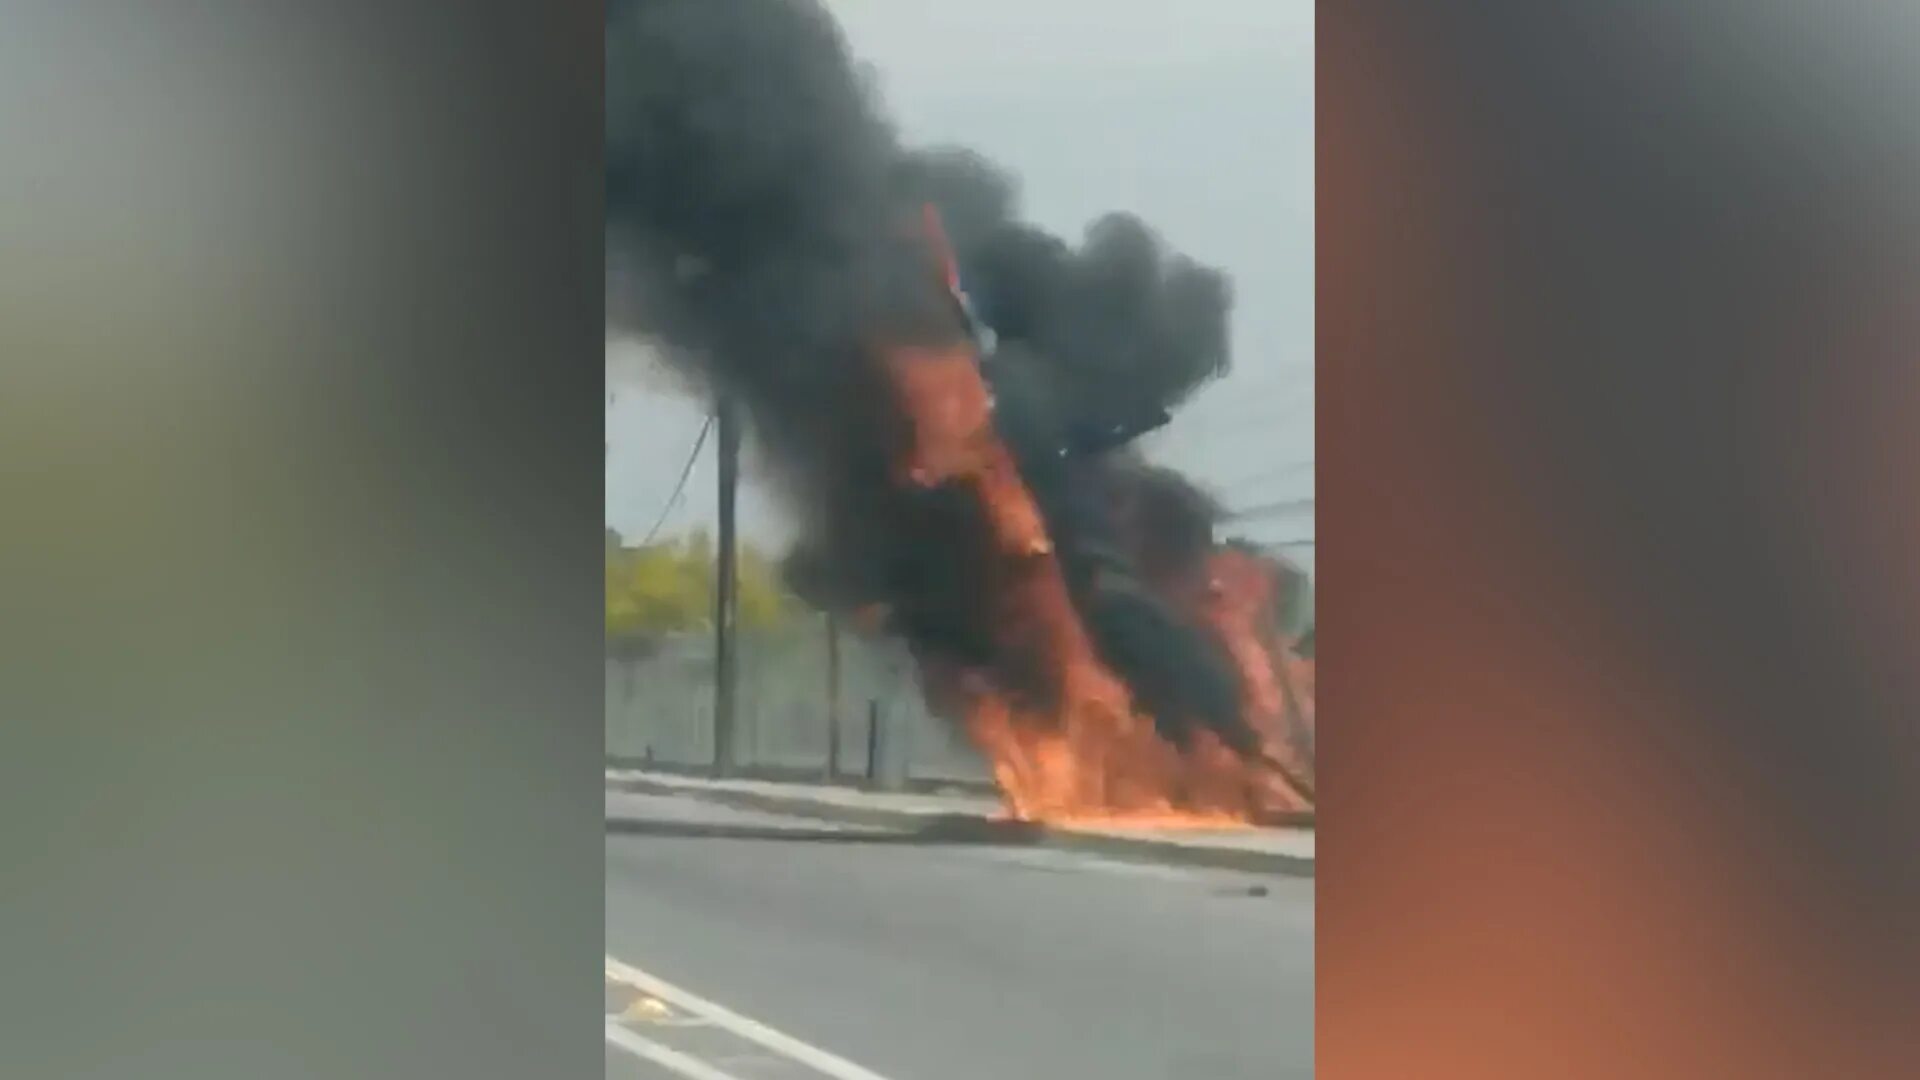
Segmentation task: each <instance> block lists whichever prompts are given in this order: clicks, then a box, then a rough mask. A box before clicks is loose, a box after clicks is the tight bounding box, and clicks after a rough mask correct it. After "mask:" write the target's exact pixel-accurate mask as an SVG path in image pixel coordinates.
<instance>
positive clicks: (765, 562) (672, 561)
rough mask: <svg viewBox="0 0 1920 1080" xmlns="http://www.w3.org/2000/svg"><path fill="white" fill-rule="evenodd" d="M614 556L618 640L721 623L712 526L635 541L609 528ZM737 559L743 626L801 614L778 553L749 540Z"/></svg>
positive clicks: (610, 582) (610, 609) (610, 570)
mask: <svg viewBox="0 0 1920 1080" xmlns="http://www.w3.org/2000/svg"><path fill="white" fill-rule="evenodd" d="M606 556H607V564H606V584H607V628H606V633H607V637H608V638H609V639H610V640H622V641H632V640H635V639H642V640H644V639H654V638H658V637H661V636H664V635H667V634H675V633H687V632H690V631H695V630H699V629H702V628H705V627H710V626H712V625H713V582H714V545H713V541H712V539H711V538H710V537H708V536H707V534H706V532H704V531H695V532H693V533H691V534H689V535H688V536H685V537H682V538H679V539H672V540H660V541H655V542H654V543H650V544H646V545H643V546H635V547H628V546H626V545H625V544H624V543H623V542H621V541H620V540H619V537H618V535H617V534H614V533H612V531H611V530H609V535H608V539H607V549H606ZM735 565H736V574H737V578H738V581H739V596H738V608H737V610H738V612H739V619H740V626H741V628H743V629H750V630H751V629H761V628H766V627H771V626H775V625H778V624H779V623H781V622H783V621H785V620H786V619H788V618H790V617H792V616H793V614H794V613H795V612H796V610H797V602H796V601H795V600H794V599H793V598H792V597H791V596H790V595H789V594H788V593H787V592H786V590H785V589H784V588H783V587H782V586H781V583H780V573H779V569H778V567H777V565H776V564H775V563H774V561H773V560H772V559H769V558H768V557H767V556H765V555H764V554H762V553H761V552H759V551H757V550H755V549H754V548H753V547H751V546H749V545H742V547H741V549H740V552H739V556H738V559H737V561H736V564H735Z"/></svg>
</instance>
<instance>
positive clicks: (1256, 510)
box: [1227, 497, 1313, 521]
mask: <svg viewBox="0 0 1920 1080" xmlns="http://www.w3.org/2000/svg"><path fill="white" fill-rule="evenodd" d="M1312 506H1313V499H1312V498H1311V497H1308V498H1304V499H1282V500H1280V501H1278V502H1270V503H1261V504H1259V505H1258V506H1249V507H1246V508H1245V509H1242V510H1233V511H1230V512H1228V514H1227V520H1229V521H1239V520H1242V519H1245V518H1252V517H1263V516H1265V515H1267V514H1277V513H1285V512H1286V511H1288V510H1306V509H1310V508H1311V507H1312Z"/></svg>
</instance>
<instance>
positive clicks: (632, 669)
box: [606, 618, 989, 784]
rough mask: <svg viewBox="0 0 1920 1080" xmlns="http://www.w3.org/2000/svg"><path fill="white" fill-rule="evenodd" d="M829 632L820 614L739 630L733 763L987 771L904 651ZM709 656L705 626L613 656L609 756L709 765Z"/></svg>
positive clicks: (902, 771) (846, 775) (760, 767)
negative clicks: (924, 691) (932, 710)
mask: <svg viewBox="0 0 1920 1080" xmlns="http://www.w3.org/2000/svg"><path fill="white" fill-rule="evenodd" d="M832 637H833V635H832V632H831V631H830V630H829V627H828V625H827V623H826V621H825V620H824V619H820V618H808V619H804V620H800V621H799V622H797V623H795V624H792V625H790V626H788V627H785V628H782V629H778V630H765V631H752V632H749V631H745V630H743V631H741V632H740V634H739V636H738V638H737V641H738V647H739V666H738V671H737V676H738V678H737V683H736V686H737V690H736V700H735V736H734V764H735V767H736V770H737V771H738V773H739V774H741V775H744V776H765V777H775V778H783V779H800V778H805V779H815V780H820V779H826V778H828V777H830V776H832V777H837V778H843V779H873V780H875V781H878V782H888V781H891V782H895V783H908V784H912V783H916V782H919V783H965V784H974V783H979V784H985V783H987V782H988V780H989V773H988V770H987V767H986V764H985V762H984V761H983V760H982V759H981V758H980V756H979V754H978V753H976V752H975V751H974V749H973V747H972V746H971V745H970V744H969V743H968V742H967V740H966V737H965V735H964V734H962V733H961V732H960V731H958V730H957V729H956V728H955V727H954V726H953V725H951V724H948V723H946V722H944V721H941V720H939V719H937V718H935V717H933V716H932V715H930V714H929V713H928V712H927V707H926V702H925V700H924V699H923V698H922V697H921V695H920V691H919V688H918V686H917V685H916V681H915V677H914V674H913V668H912V664H911V661H910V660H909V658H908V657H907V656H906V655H905V653H904V651H903V650H900V649H898V648H896V647H893V646H891V645H888V644H884V643H876V642H872V641H869V640H867V639H864V638H861V637H858V636H856V635H853V634H849V633H845V632H841V633H839V634H838V635H837V637H838V645H837V649H836V647H835V644H834V641H833V640H832ZM836 652H837V654H838V656H837V665H836V663H835V653H836ZM713 655H714V643H713V635H712V634H711V633H700V634H689V635H682V636H675V637H671V638H667V639H665V640H663V641H660V642H658V643H657V647H655V648H653V649H651V650H649V651H648V652H647V653H646V654H645V655H619V656H616V655H610V656H608V658H607V686H606V708H607V759H608V763H609V764H613V765H645V766H650V767H654V768H663V769H686V770H705V769H707V768H709V767H710V766H711V765H712V763H713V685H714V674H713V668H714V662H713ZM836 666H837V669H838V677H837V680H836V678H835V674H834V672H835V669H836ZM836 698H837V705H836V704H835V700H836ZM830 717H831V718H832V720H831V721H830ZM876 750H877V754H876Z"/></svg>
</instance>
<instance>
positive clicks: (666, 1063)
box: [607, 1020, 740, 1080]
mask: <svg viewBox="0 0 1920 1080" xmlns="http://www.w3.org/2000/svg"><path fill="white" fill-rule="evenodd" d="M607 1041H608V1042H610V1043H612V1044H613V1045H615V1046H617V1047H619V1048H620V1049H622V1050H625V1051H626V1052H627V1053H629V1054H633V1055H635V1056H637V1057H643V1058H645V1059H647V1060H648V1061H651V1062H653V1063H654V1064H655V1065H658V1066H660V1067H661V1068H663V1069H669V1070H671V1071H673V1072H676V1073H679V1074H680V1075H681V1076H684V1077H686V1078H687V1080H740V1078H739V1077H737V1076H735V1075H733V1074H732V1073H727V1072H721V1071H720V1070H719V1069H716V1068H714V1067H713V1066H711V1065H709V1064H707V1063H706V1062H704V1061H701V1060H700V1059H699V1058H697V1057H694V1056H693V1055H691V1054H683V1053H681V1052H680V1051H678V1050H675V1049H674V1048H673V1047H671V1046H662V1045H660V1044H659V1043H657V1042H654V1041H653V1040H652V1039H649V1038H647V1037H646V1036H645V1035H642V1034H640V1033H639V1032H637V1031H632V1030H630V1029H628V1028H624V1027H621V1026H620V1025H619V1024H617V1023H615V1022H613V1021H612V1020H608V1021H607Z"/></svg>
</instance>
